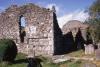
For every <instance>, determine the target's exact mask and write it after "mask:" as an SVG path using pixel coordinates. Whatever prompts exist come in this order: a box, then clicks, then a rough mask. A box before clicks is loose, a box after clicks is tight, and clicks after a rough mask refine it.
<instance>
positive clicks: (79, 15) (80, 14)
mask: <svg viewBox="0 0 100 67" xmlns="http://www.w3.org/2000/svg"><path fill="white" fill-rule="evenodd" d="M88 17H89V15H88V13H86V12H84V10H76V11H74V12H72V13H69V14H65V15H63V16H61V17H58V18H57V19H58V24H59V26H60V28H62V27H63V25H64V24H65V23H67V22H68V21H70V20H79V21H82V22H84V21H85V20H86V19H88Z"/></svg>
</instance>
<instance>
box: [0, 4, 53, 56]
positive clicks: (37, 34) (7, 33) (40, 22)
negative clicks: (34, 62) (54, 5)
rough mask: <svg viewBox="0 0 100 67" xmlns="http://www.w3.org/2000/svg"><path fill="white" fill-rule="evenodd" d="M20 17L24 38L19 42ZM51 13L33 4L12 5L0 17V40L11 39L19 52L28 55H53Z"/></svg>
mask: <svg viewBox="0 0 100 67" xmlns="http://www.w3.org/2000/svg"><path fill="white" fill-rule="evenodd" d="M21 17H25V21H26V26H25V31H24V32H25V34H26V35H25V36H24V42H21V25H20V24H21V21H20V19H21ZM53 20H54V18H53V11H52V10H49V9H46V8H41V7H38V6H37V5H34V4H27V5H23V6H17V5H12V6H10V7H9V8H7V9H6V10H5V12H3V13H1V15H0V39H2V38H9V39H13V40H14V41H15V42H16V44H17V46H18V50H19V52H23V53H26V54H28V55H32V56H33V55H48V56H49V55H50V56H51V55H53V54H54V40H53V39H54V29H53Z"/></svg>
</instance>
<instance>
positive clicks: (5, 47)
mask: <svg viewBox="0 0 100 67" xmlns="http://www.w3.org/2000/svg"><path fill="white" fill-rule="evenodd" d="M16 55H17V46H16V44H15V42H14V41H13V40H10V39H1V40H0V60H1V61H10V62H11V61H13V60H14V59H15V57H16Z"/></svg>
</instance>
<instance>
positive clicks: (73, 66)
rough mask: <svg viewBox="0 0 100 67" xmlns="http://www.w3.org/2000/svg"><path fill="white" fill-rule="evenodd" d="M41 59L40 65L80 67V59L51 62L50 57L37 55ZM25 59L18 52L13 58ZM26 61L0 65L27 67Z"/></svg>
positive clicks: (1, 65) (48, 66)
mask: <svg viewBox="0 0 100 67" xmlns="http://www.w3.org/2000/svg"><path fill="white" fill-rule="evenodd" d="M37 58H39V59H41V60H42V62H41V65H42V67H81V65H82V62H81V60H78V61H74V60H69V61H65V62H61V63H53V62H52V61H51V59H50V58H47V57H43V56H39V57H37ZM20 59H26V55H24V54H21V53H19V54H18V55H17V57H16V59H15V60H20ZM27 64H28V63H25V62H21V63H12V64H9V63H7V62H1V63H0V67H27Z"/></svg>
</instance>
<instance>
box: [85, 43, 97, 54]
mask: <svg viewBox="0 0 100 67" xmlns="http://www.w3.org/2000/svg"><path fill="white" fill-rule="evenodd" d="M84 46H85V54H94V53H95V48H94V45H93V44H89V45H84Z"/></svg>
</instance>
